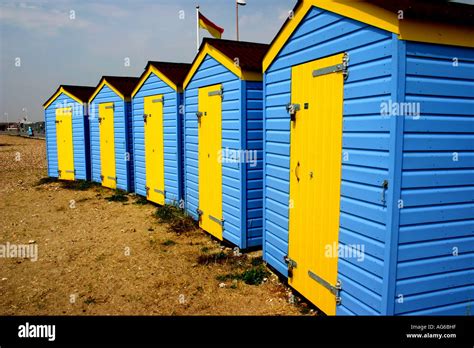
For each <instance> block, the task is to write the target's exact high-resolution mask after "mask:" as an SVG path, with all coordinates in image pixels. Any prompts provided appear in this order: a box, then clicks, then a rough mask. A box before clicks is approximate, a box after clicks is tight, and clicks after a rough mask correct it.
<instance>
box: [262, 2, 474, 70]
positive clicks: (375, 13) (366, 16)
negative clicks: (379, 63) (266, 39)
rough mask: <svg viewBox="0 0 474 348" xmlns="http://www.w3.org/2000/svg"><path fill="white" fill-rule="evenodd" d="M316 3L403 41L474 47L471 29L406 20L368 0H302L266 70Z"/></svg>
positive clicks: (267, 58) (275, 45)
mask: <svg viewBox="0 0 474 348" xmlns="http://www.w3.org/2000/svg"><path fill="white" fill-rule="evenodd" d="M313 6H315V7H319V8H321V9H323V10H327V11H330V12H334V13H337V14H339V15H341V16H344V17H348V18H352V19H354V20H357V21H360V22H363V23H367V24H369V25H371V26H374V27H377V28H380V29H384V30H387V31H389V32H392V33H395V34H397V35H399V38H400V39H401V40H407V41H419V42H429V43H438V44H445V45H455V46H465V47H474V39H473V37H474V30H473V29H471V28H467V27H462V26H461V27H460V26H455V25H448V24H441V23H434V22H431V23H430V22H424V21H423V22H417V21H413V20H406V19H405V20H400V21H399V20H398V16H397V14H396V13H393V12H390V11H388V10H385V9H383V8H381V7H378V6H376V5H374V4H371V3H368V2H365V1H342V0H303V3H302V5H301V6H300V7H299V8H298V9H297V10H296V12H295V13H294V15H293V19H290V20H289V21H288V22H287V23H286V26H285V27H284V28H283V29H282V31H281V32H280V34H279V35H278V36H277V38H276V39H275V41H274V42H273V44H272V46H271V47H270V49H269V51H268V52H267V54H266V55H265V58H264V59H263V71H264V72H265V71H266V70H267V69H268V68H269V67H270V65H271V64H272V62H273V60H274V59H275V58H276V56H277V55H278V53H279V52H280V50H281V49H282V48H283V46H284V45H285V44H286V42H287V41H288V40H289V38H290V36H291V35H292V34H293V32H294V31H295V30H296V28H297V27H298V25H299V24H300V23H301V21H302V20H303V19H304V17H305V16H306V14H307V13H308V11H309V10H310V9H311V8H312V7H313Z"/></svg>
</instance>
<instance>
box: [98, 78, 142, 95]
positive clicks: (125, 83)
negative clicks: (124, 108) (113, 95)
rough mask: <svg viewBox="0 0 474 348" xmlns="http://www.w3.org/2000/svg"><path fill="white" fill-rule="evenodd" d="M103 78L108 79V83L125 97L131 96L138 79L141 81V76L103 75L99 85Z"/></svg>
mask: <svg viewBox="0 0 474 348" xmlns="http://www.w3.org/2000/svg"><path fill="white" fill-rule="evenodd" d="M103 80H105V81H107V83H109V84H110V85H111V86H112V87H114V88H115V89H116V90H117V91H119V92H120V93H121V94H122V95H123V96H124V97H125V98H130V97H131V96H132V92H133V90H134V89H135V87H136V85H137V83H138V81H140V78H139V77H127V76H103V77H102V78H101V79H100V82H99V85H100V84H101V83H102V81H103Z"/></svg>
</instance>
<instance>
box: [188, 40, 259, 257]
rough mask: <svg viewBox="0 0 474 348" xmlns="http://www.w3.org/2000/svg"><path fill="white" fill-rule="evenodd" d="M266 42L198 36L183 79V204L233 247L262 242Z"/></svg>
mask: <svg viewBox="0 0 474 348" xmlns="http://www.w3.org/2000/svg"><path fill="white" fill-rule="evenodd" d="M267 49H268V45H264V44H256V43H249V42H236V41H229V40H217V39H204V41H203V42H202V44H201V47H200V50H199V54H198V55H197V57H196V58H195V60H194V62H193V64H192V67H191V70H190V72H189V74H188V75H187V77H186V79H185V81H184V90H185V91H184V103H185V145H184V146H185V155H184V158H185V171H184V176H185V205H186V211H187V212H188V213H189V214H191V215H192V216H193V217H194V218H195V219H199V224H200V226H201V227H202V229H203V230H205V231H206V232H208V233H210V234H211V235H213V236H215V237H216V238H218V239H220V240H226V241H228V242H230V243H232V244H234V245H236V246H238V247H239V248H244V249H245V248H251V247H258V246H260V245H261V243H262V219H263V215H262V179H263V171H262V169H263V168H262V146H263V142H262V141H263V134H262V129H263V124H262V121H263V119H262V117H263V116H262V68H261V66H262V59H263V56H264V54H265V53H266V51H267Z"/></svg>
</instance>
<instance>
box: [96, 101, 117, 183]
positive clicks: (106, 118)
mask: <svg viewBox="0 0 474 348" xmlns="http://www.w3.org/2000/svg"><path fill="white" fill-rule="evenodd" d="M99 125H100V166H101V179H102V186H105V187H109V188H113V189H115V188H117V177H116V174H115V136H114V103H101V104H99Z"/></svg>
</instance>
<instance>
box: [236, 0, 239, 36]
mask: <svg viewBox="0 0 474 348" xmlns="http://www.w3.org/2000/svg"><path fill="white" fill-rule="evenodd" d="M235 17H236V19H235V24H236V26H237V28H236V32H237V41H239V2H238V1H237V0H235Z"/></svg>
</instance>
